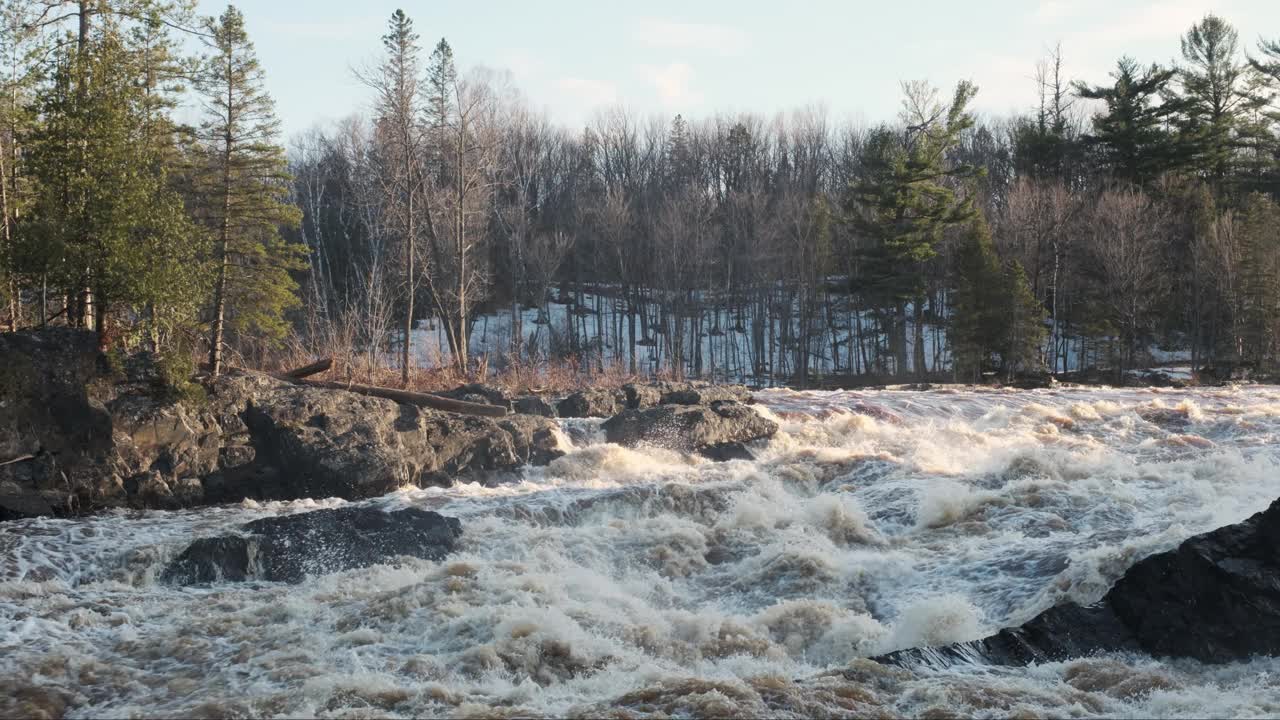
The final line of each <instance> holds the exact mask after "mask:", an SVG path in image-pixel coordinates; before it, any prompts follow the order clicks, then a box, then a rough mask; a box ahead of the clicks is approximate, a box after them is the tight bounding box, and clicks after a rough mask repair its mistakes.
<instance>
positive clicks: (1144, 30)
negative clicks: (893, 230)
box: [200, 0, 1280, 136]
mask: <svg viewBox="0 0 1280 720" xmlns="http://www.w3.org/2000/svg"><path fill="white" fill-rule="evenodd" d="M236 4H237V6H238V7H239V8H240V9H241V10H242V11H243V13H244V15H245V20H246V23H247V25H248V30H249V33H250V36H251V37H252V38H253V40H254V42H255V44H256V45H257V48H258V54H259V58H260V60H261V62H262V65H263V67H264V69H265V70H266V73H267V84H268V90H269V91H270V92H271V94H272V96H273V97H274V98H275V100H276V108H277V112H278V114H279V115H280V118H281V120H282V122H283V125H284V130H285V133H286V135H289V136H293V135H295V134H298V133H301V132H303V131H305V130H307V129H308V128H310V127H312V126H315V125H325V124H327V123H331V122H333V121H336V120H339V119H341V118H343V117H345V116H348V115H350V114H352V113H355V112H363V111H367V110H369V108H370V100H371V96H370V92H369V90H368V89H367V88H365V87H364V86H362V85H361V84H360V83H359V82H358V81H357V80H356V79H355V76H354V72H353V71H354V70H355V69H357V68H360V67H366V66H369V65H371V64H373V63H376V61H377V59H378V55H379V52H380V50H381V42H380V38H381V36H382V35H383V34H384V33H385V32H386V22H387V19H388V18H389V17H390V15H391V13H392V12H393V11H394V10H395V9H396V8H403V9H404V11H405V12H406V13H407V14H408V15H409V16H410V17H411V18H412V19H413V20H414V23H415V27H416V29H417V31H418V32H419V34H421V36H422V38H423V44H424V45H426V46H427V53H429V50H430V48H431V47H432V46H434V44H435V42H436V41H437V40H438V39H439V38H441V37H445V38H447V39H448V41H449V44H450V45H451V46H452V47H453V50H454V56H455V58H456V60H457V62H458V64H459V67H460V69H464V70H465V69H466V68H469V67H474V66H485V67H488V68H491V69H495V70H500V71H501V70H505V71H509V72H510V73H511V77H512V79H513V80H514V82H515V84H516V85H517V86H518V87H519V88H520V89H521V90H522V91H523V92H524V94H525V95H526V96H527V98H528V99H529V101H530V103H531V104H532V105H533V106H534V107H535V108H539V109H544V110H545V111H546V112H547V113H548V115H549V116H550V117H551V118H552V119H553V120H555V121H558V122H560V123H564V124H568V125H572V126H581V125H583V124H584V123H586V122H587V121H588V120H589V119H590V118H591V116H592V115H593V113H594V112H595V111H596V110H597V109H599V108H601V107H606V106H611V105H617V104H621V105H624V106H626V107H628V108H630V109H633V110H635V111H636V112H639V113H641V114H644V115H649V114H660V115H664V116H670V115H675V114H676V113H681V114H683V115H685V117H687V118H701V117H707V116H710V115H714V114H716V113H735V112H741V111H752V112H759V113H763V114H766V115H773V114H774V113H778V112H785V111H790V110H795V109H798V108H802V107H805V106H809V105H822V106H825V108H826V109H827V111H828V113H829V114H830V116H831V117H832V118H833V119H836V120H841V119H851V120H854V121H858V122H867V123H874V122H879V121H882V120H890V119H892V118H893V117H894V116H895V114H896V113H897V111H898V108H899V105H900V100H901V87H900V83H901V82H902V81H905V80H928V81H930V82H931V83H933V84H935V85H937V86H940V87H944V88H950V87H952V86H954V84H955V83H956V82H957V81H958V80H962V79H968V80H972V81H974V82H975V83H977V84H978V86H979V93H978V97H977V99H976V101H975V108H976V109H977V110H978V111H979V112H982V113H987V114H991V115H1003V114H1007V113H1009V112H1012V111H1025V110H1027V109H1029V108H1030V107H1031V106H1032V104H1033V103H1034V100H1035V84H1034V81H1033V76H1034V73H1035V65H1036V62H1037V60H1038V59H1040V58H1043V57H1044V55H1045V54H1046V52H1047V51H1048V50H1049V49H1050V48H1052V47H1053V46H1054V45H1055V44H1057V43H1061V46H1062V54H1063V57H1064V67H1065V70H1066V72H1067V75H1068V76H1069V77H1071V78H1076V79H1083V80H1085V81H1088V82H1090V83H1102V82H1105V81H1106V80H1107V74H1108V73H1109V72H1110V70H1111V68H1112V67H1113V66H1114V65H1115V61H1116V59H1117V58H1119V57H1120V56H1121V55H1125V54H1128V55H1132V56H1134V57H1136V58H1137V59H1139V60H1140V61H1142V62H1144V63H1147V62H1161V63H1170V62H1172V61H1173V60H1174V59H1175V58H1176V56H1177V55H1178V53H1179V49H1178V37H1179V35H1180V34H1182V33H1183V32H1185V30H1186V29H1187V27H1189V26H1190V25H1191V24H1192V23H1193V22H1195V21H1197V20H1199V19H1200V18H1202V17H1203V16H1204V15H1205V14H1206V13H1209V12H1212V13H1215V14H1218V15H1220V16H1222V17H1224V18H1226V19H1227V20H1228V21H1229V22H1231V23H1232V24H1233V25H1234V26H1235V27H1236V29H1237V30H1239V32H1240V39H1241V42H1242V44H1244V45H1246V46H1247V47H1249V48H1253V47H1254V46H1256V44H1257V40H1258V38H1259V37H1266V38H1270V39H1280V0H977V1H975V2H955V1H952V2H947V1H945V0H878V1H877V2H863V1H853V0H845V1H840V0H823V1H818V0H810V1H806V0H791V1H790V2H769V3H764V2H758V1H756V0H684V1H683V2H667V1H666V0H648V1H647V2H644V3H626V4H624V3H617V2H612V1H609V0H605V1H603V2H602V1H601V0H590V1H584V0H540V1H538V0H535V1H530V0H519V1H512V0H487V1H483V2H482V1H480V0H469V1H468V0H399V1H398V2H397V1H394V0H393V1H386V0H361V1H359V2H353V1H352V0H306V1H305V2H304V1H302V0H239V2H238V3H236ZM225 7H226V3H225V1H223V2H215V1H213V0H200V11H201V12H202V13H207V14H216V13H218V12H220V11H221V10H222V9H223V8H225ZM427 53H424V57H425V55H426V54H427Z"/></svg>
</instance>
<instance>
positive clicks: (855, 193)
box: [845, 82, 977, 374]
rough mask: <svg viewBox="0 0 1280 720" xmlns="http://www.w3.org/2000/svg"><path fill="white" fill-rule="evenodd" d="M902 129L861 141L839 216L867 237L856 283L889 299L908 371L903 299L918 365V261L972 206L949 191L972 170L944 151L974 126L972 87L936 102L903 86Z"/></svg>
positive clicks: (895, 339)
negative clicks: (862, 152) (859, 170)
mask: <svg viewBox="0 0 1280 720" xmlns="http://www.w3.org/2000/svg"><path fill="white" fill-rule="evenodd" d="M905 90H906V96H907V97H906V100H904V113H903V119H904V120H905V121H906V129H905V131H904V132H902V133H901V134H899V133H896V132H894V131H893V130H890V129H888V128H882V129H880V130H877V131H875V132H874V133H873V134H872V137H871V138H870V140H869V141H868V147H867V155H866V157H865V158H864V165H865V167H864V172H863V175H862V177H861V178H859V179H858V180H857V181H855V182H854V183H853V184H852V185H851V186H850V188H849V193H848V195H847V197H846V202H845V205H846V217H847V219H848V221H849V223H850V224H851V225H852V226H853V227H854V228H855V229H856V230H857V231H859V232H860V233H861V234H863V235H864V236H865V237H866V238H867V239H868V240H869V241H870V242H869V247H868V248H866V249H865V250H864V251H863V262H862V266H863V272H862V277H861V278H860V281H861V283H863V284H864V286H865V287H866V288H867V289H868V290H869V291H870V292H871V293H872V294H873V295H874V296H877V297H879V298H880V299H882V300H884V301H887V302H889V303H891V304H892V305H893V307H894V315H893V318H892V324H891V328H890V329H891V337H892V343H893V346H894V348H893V349H894V354H895V360H896V364H897V372H898V373H900V374H905V373H906V371H907V367H908V365H907V348H906V345H907V343H906V304H907V303H908V302H911V303H912V306H913V311H914V317H915V340H916V342H915V358H914V359H915V369H916V372H917V373H923V372H924V342H923V313H924V308H923V306H924V300H925V298H924V291H925V285H924V273H923V265H924V263H926V262H928V261H929V260H931V259H932V258H933V257H934V256H935V255H936V254H937V249H936V246H937V244H938V243H939V242H940V241H941V239H942V234H943V232H944V231H945V230H946V229H948V228H951V227H956V226H960V225H963V224H965V223H967V222H969V221H970V220H971V219H972V218H973V216H974V213H975V212H976V209H975V208H974V206H973V204H972V202H970V201H969V199H967V198H964V197H961V196H960V195H959V194H958V193H957V192H956V185H957V182H959V181H963V180H965V179H968V178H972V177H974V176H975V175H976V174H977V171H976V170H975V169H974V168H973V167H972V166H969V165H963V164H953V163H951V162H949V159H948V153H949V152H950V151H951V150H952V149H953V148H954V147H955V146H956V144H957V143H958V142H959V140H960V136H961V134H962V133H963V132H964V131H965V130H967V129H969V128H970V127H972V126H973V117H972V115H970V113H969V111H968V106H969V103H970V102H971V101H972V100H973V97H974V95H975V94H976V93H977V88H976V87H975V86H974V85H973V84H971V83H969V82H961V83H960V84H958V85H957V86H956V90H955V94H954V96H953V97H952V100H951V102H950V103H949V104H946V105H943V104H941V103H939V102H937V100H936V97H935V95H934V93H933V92H932V91H931V90H930V89H929V88H927V86H924V85H910V84H909V85H907V86H906V88H905Z"/></svg>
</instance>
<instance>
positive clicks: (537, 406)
mask: <svg viewBox="0 0 1280 720" xmlns="http://www.w3.org/2000/svg"><path fill="white" fill-rule="evenodd" d="M512 408H513V409H514V410H515V411H516V412H517V413H520V414H521V415H540V416H542V417H548V418H553V417H556V407H555V405H552V404H551V403H550V402H548V401H547V399H546V398H544V397H542V396H540V395H526V396H524V397H521V398H516V399H515V401H514V402H513V403H512Z"/></svg>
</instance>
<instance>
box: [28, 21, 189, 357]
mask: <svg viewBox="0 0 1280 720" xmlns="http://www.w3.org/2000/svg"><path fill="white" fill-rule="evenodd" d="M138 67H139V65H138V53H137V52H136V50H135V49H134V48H132V47H130V46H129V45H128V44H127V43H126V38H125V36H124V34H123V33H122V32H121V30H120V28H119V26H118V24H117V23H116V22H115V20H114V19H113V18H112V17H110V16H105V17H103V18H101V21H100V22H99V24H98V26H97V27H96V28H95V29H94V32H93V34H92V35H90V36H89V37H88V38H87V40H86V42H85V44H84V45H78V44H77V45H70V46H67V48H66V50H65V51H64V54H63V55H62V57H61V58H60V60H59V62H58V65H57V68H56V70H55V73H54V76H53V78H52V81H51V82H50V83H49V84H48V86H47V87H46V88H45V90H44V92H43V93H42V95H41V97H40V100H39V108H40V113H41V115H42V117H43V123H42V124H41V125H40V127H39V128H38V130H37V131H35V132H34V133H33V134H32V137H31V141H30V143H29V147H28V149H27V152H26V156H27V157H26V159H25V162H26V163H27V166H28V171H29V172H30V174H31V176H32V179H33V181H34V183H35V185H36V188H37V189H36V190H35V191H34V197H33V200H32V208H31V214H30V217H29V218H28V219H27V220H26V221H25V222H24V223H23V224H22V226H21V227H22V229H21V232H20V238H19V242H18V245H19V248H18V252H19V254H20V259H19V263H20V265H21V266H22V267H23V269H24V270H26V272H27V274H29V275H40V276H45V277H49V278H50V279H51V280H52V281H53V282H54V283H55V285H57V286H59V287H61V288H62V289H63V290H64V291H65V292H66V294H67V296H68V310H69V314H70V318H69V319H70V320H71V321H72V322H73V324H80V325H83V326H88V327H94V328H96V329H97V330H98V332H99V334H100V336H101V339H102V341H103V342H104V343H106V342H108V341H109V339H110V333H109V328H108V326H107V320H108V319H109V317H110V316H111V315H112V313H113V312H114V311H116V310H119V309H121V308H123V307H125V306H132V307H133V308H134V309H135V310H140V309H141V308H143V307H145V306H147V305H149V304H153V303H155V302H156V301H157V300H161V299H163V298H166V297H170V296H171V295H172V294H173V293H174V292H175V288H180V287H182V286H183V285H182V283H183V281H184V280H185V279H187V276H186V273H187V272H188V271H189V270H190V269H191V268H190V266H191V263H190V262H188V261H189V260H190V254H189V252H188V248H189V245H188V244H187V236H188V235H189V234H190V225H189V222H188V220H187V216H186V214H185V210H184V208H183V205H182V202H181V198H180V196H179V195H178V194H177V193H176V192H175V191H174V190H173V189H172V188H171V187H170V185H169V182H168V178H167V173H166V167H165V165H164V163H163V162H161V158H160V153H161V152H162V149H161V148H162V145H161V144H159V143H154V142H147V141H146V139H145V138H144V137H143V136H142V133H143V131H144V128H145V126H146V124H147V119H148V117H149V116H150V108H149V107H148V104H147V102H146V98H145V95H144V91H143V89H142V88H141V87H140V86H139V84H138V83H137V82H136V79H137V75H138ZM85 78H90V79H91V82H85V81H84V79H85ZM90 298H92V302H91V303H90ZM90 313H92V315H91V314H90Z"/></svg>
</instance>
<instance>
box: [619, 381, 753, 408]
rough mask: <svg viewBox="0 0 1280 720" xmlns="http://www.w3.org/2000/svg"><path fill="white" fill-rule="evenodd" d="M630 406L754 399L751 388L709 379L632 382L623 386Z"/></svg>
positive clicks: (748, 400)
mask: <svg viewBox="0 0 1280 720" xmlns="http://www.w3.org/2000/svg"><path fill="white" fill-rule="evenodd" d="M622 391H623V393H624V394H625V395H626V405H627V409H629V410H645V409H648V408H651V407H657V406H658V405H710V404H711V403H713V402H720V401H732V402H740V403H750V402H751V401H752V397H751V391H750V390H748V389H747V388H745V387H743V386H741V385H714V384H712V383H706V382H656V383H630V384H628V385H624V386H622Z"/></svg>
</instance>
